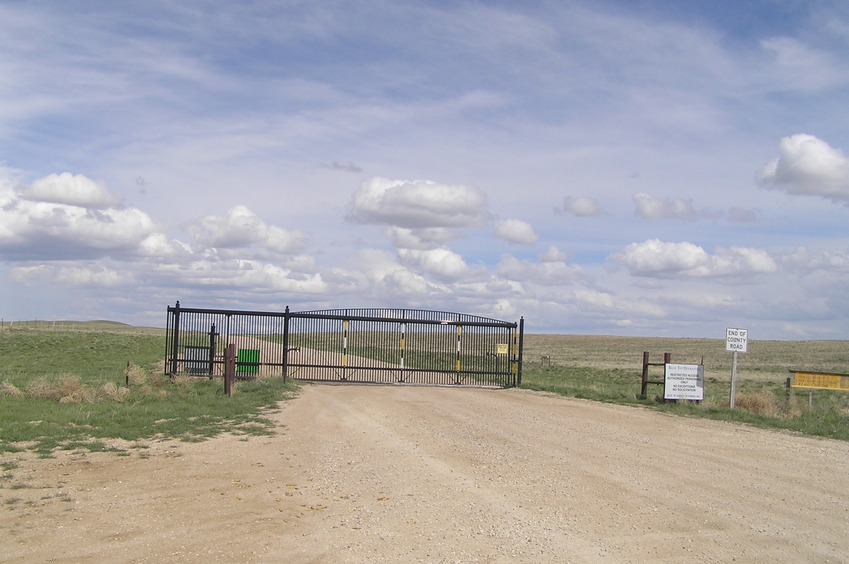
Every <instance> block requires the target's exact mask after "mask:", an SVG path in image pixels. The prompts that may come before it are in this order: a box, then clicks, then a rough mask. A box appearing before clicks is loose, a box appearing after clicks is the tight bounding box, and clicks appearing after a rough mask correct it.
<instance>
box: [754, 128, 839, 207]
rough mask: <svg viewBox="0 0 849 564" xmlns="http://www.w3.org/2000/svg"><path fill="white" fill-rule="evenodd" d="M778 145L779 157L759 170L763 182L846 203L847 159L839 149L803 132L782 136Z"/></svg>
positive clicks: (775, 187)
mask: <svg viewBox="0 0 849 564" xmlns="http://www.w3.org/2000/svg"><path fill="white" fill-rule="evenodd" d="M778 149H779V156H778V158H776V159H774V160H772V161H771V162H769V163H767V164H766V165H765V166H764V167H763V168H762V169H761V171H760V172H759V173H758V180H759V181H760V183H761V185H762V186H764V187H765V188H774V189H777V190H782V191H785V192H788V193H790V194H798V195H813V196H822V197H825V198H829V199H831V200H834V201H836V202H842V203H843V204H847V205H849V159H847V158H846V156H844V155H843V152H842V151H841V150H840V149H835V148H832V147H831V146H830V145H829V144H828V143H826V142H825V141H822V140H821V139H818V138H816V137H814V136H813V135H807V134H803V133H800V134H797V135H792V136H790V137H785V138H784V139H782V140H781V142H780V143H779V144H778Z"/></svg>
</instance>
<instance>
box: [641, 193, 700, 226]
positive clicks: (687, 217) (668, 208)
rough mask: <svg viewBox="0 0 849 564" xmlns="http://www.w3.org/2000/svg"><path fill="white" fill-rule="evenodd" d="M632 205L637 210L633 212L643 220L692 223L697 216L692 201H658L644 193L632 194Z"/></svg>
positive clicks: (677, 199) (680, 199)
mask: <svg viewBox="0 0 849 564" xmlns="http://www.w3.org/2000/svg"><path fill="white" fill-rule="evenodd" d="M633 200H634V204H636V206H637V209H636V210H635V211H634V213H635V214H637V215H638V216H639V217H642V218H644V219H650V220H656V219H680V220H681V221H694V220H696V219H697V217H698V214H697V213H696V210H695V209H693V201H692V200H690V199H686V200H685V199H682V198H665V199H662V200H661V199H658V198H654V197H652V196H649V195H648V194H646V193H645V192H640V193H638V194H634V196H633Z"/></svg>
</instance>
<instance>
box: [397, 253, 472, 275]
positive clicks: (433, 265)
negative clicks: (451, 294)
mask: <svg viewBox="0 0 849 564" xmlns="http://www.w3.org/2000/svg"><path fill="white" fill-rule="evenodd" d="M398 254H399V256H400V257H401V262H402V263H403V264H405V265H408V266H410V267H411V268H412V269H413V270H417V271H420V272H422V273H426V274H431V275H433V276H436V277H437V278H440V279H443V280H456V279H459V278H460V277H461V276H463V275H464V274H466V273H467V271H468V270H469V267H468V265H467V264H466V261H464V260H463V257H461V256H460V255H458V254H457V253H455V252H454V251H451V250H449V249H446V248H445V247H441V248H439V249H430V250H426V251H420V250H416V249H400V250H399V251H398Z"/></svg>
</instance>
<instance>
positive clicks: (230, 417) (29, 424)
mask: <svg viewBox="0 0 849 564" xmlns="http://www.w3.org/2000/svg"><path fill="white" fill-rule="evenodd" d="M66 327H67V326H66ZM164 351H165V334H164V331H163V330H157V329H139V328H132V327H129V326H126V325H120V324H109V323H107V322H93V323H90V324H80V323H77V324H74V330H66V329H65V328H63V327H59V328H54V326H52V325H51V326H49V327H40V328H38V329H35V328H15V327H14V326H13V327H11V328H10V327H5V328H3V329H2V330H0V359H2V366H0V452H3V451H9V450H17V449H20V448H24V447H25V448H30V449H33V450H36V451H38V452H40V453H41V454H43V455H48V454H49V453H50V452H51V451H52V450H53V449H56V448H59V449H76V448H85V449H89V450H104V449H116V448H118V449H119V450H120V449H122V448H125V447H118V446H116V445H118V444H123V445H126V444H132V443H133V442H136V441H140V440H143V439H155V438H180V439H183V440H198V439H201V438H203V437H209V436H214V435H216V434H218V433H221V432H225V431H226V432H235V433H242V434H257V433H265V432H268V428H269V425H270V422H269V421H268V419H267V418H265V417H263V412H264V411H265V410H267V409H269V408H273V407H274V406H275V405H276V404H277V402H278V401H280V400H281V399H283V398H285V397H286V396H287V395H288V394H289V393H290V392H291V391H292V390H293V389H294V388H293V386H292V385H291V384H288V383H284V382H283V381H282V379H279V378H277V379H269V380H258V381H246V382H238V383H237V384H236V385H235V389H236V393H234V394H233V396H232V397H226V396H225V395H224V394H223V385H222V382H221V380H220V379H219V380H209V379H206V378H191V379H177V380H171V379H169V378H167V377H166V376H165V375H164V374H163V370H162V362H163V357H164ZM115 439H120V441H115Z"/></svg>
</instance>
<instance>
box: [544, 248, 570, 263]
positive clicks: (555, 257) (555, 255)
mask: <svg viewBox="0 0 849 564" xmlns="http://www.w3.org/2000/svg"><path fill="white" fill-rule="evenodd" d="M567 258H569V254H568V253H564V252H563V251H561V250H560V249H558V248H557V247H556V246H554V245H549V247H548V248H547V249H546V250H545V252H544V253H542V254H541V255H540V256H539V260H540V262H563V261H565V260H566V259H567Z"/></svg>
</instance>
